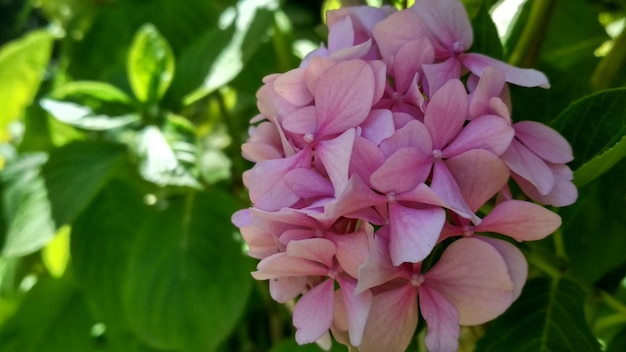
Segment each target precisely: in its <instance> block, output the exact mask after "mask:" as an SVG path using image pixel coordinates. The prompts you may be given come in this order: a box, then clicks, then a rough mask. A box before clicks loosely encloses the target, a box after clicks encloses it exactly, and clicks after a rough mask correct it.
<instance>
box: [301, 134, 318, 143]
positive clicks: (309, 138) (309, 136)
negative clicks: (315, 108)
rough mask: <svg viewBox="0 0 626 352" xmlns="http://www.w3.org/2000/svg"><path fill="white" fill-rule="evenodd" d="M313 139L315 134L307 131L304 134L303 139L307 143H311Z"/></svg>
mask: <svg viewBox="0 0 626 352" xmlns="http://www.w3.org/2000/svg"><path fill="white" fill-rule="evenodd" d="M314 140H315V136H314V135H313V134H312V133H307V134H305V135H304V141H305V142H307V143H312V142H313V141H314Z"/></svg>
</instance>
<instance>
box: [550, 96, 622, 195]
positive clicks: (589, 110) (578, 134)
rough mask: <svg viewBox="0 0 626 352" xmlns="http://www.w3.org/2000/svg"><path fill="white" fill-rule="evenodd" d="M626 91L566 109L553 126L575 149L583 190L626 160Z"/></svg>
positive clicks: (576, 178)
mask: <svg viewBox="0 0 626 352" xmlns="http://www.w3.org/2000/svg"><path fill="white" fill-rule="evenodd" d="M624 101H626V88H621V89H615V90H608V91H603V92H600V93H596V94H593V95H590V96H587V97H585V98H582V99H580V100H578V101H576V102H574V103H573V104H572V105H570V106H569V107H568V108H567V109H565V110H564V111H563V112H562V113H561V114H560V115H559V116H558V117H557V118H556V119H555V121H554V123H553V126H554V127H555V128H556V129H557V130H559V131H560V132H561V133H562V134H563V136H564V137H565V138H566V139H567V140H568V141H570V143H571V144H572V147H573V149H574V157H575V160H574V161H573V162H572V167H573V168H575V173H574V182H575V183H576V184H577V185H578V186H583V185H585V184H587V183H589V182H590V181H592V180H593V179H595V178H596V177H598V176H600V175H602V174H603V173H604V172H606V171H608V170H609V169H610V168H611V167H613V165H615V164H616V163H617V162H618V161H620V160H621V159H622V158H623V157H624V156H626V139H625V137H626V109H624Z"/></svg>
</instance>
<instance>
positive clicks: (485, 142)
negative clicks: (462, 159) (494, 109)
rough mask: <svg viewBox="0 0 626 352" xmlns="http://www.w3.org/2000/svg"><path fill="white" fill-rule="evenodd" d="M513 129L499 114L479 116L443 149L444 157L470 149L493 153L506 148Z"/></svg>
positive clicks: (509, 142) (502, 151) (499, 152)
mask: <svg viewBox="0 0 626 352" xmlns="http://www.w3.org/2000/svg"><path fill="white" fill-rule="evenodd" d="M514 134H515V131H514V130H513V128H512V127H511V126H510V125H509V124H508V123H507V122H506V120H504V119H503V118H501V117H500V116H494V115H486V116H480V117H477V118H475V119H473V120H472V121H470V123H469V124H467V126H465V128H463V130H462V131H461V133H459V135H458V136H457V138H456V139H455V140H454V141H453V142H452V143H451V144H450V145H449V146H448V147H446V148H445V149H444V153H443V155H444V157H450V156H452V155H457V154H460V153H463V152H465V151H468V150H470V149H485V150H488V151H490V152H492V153H494V154H495V155H501V154H502V153H504V151H506V150H507V148H508V147H509V145H510V144H511V141H512V140H513V135H514Z"/></svg>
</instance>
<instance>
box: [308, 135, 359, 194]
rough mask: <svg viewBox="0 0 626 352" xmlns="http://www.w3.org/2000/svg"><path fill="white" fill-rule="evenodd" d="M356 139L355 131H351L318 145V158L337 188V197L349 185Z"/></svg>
mask: <svg viewBox="0 0 626 352" xmlns="http://www.w3.org/2000/svg"><path fill="white" fill-rule="evenodd" d="M354 138H355V130H354V129H350V130H347V131H346V132H344V133H342V134H341V135H340V136H338V137H336V138H333V139H330V140H323V141H320V142H319V143H318V144H317V148H316V151H317V157H318V158H319V161H321V163H322V164H323V165H324V168H325V169H326V173H328V177H329V178H330V181H331V182H332V184H333V187H334V188H335V192H334V193H335V195H337V194H339V193H340V192H342V191H343V189H344V188H346V186H347V184H348V169H349V167H350V156H351V154H352V146H353V145H354Z"/></svg>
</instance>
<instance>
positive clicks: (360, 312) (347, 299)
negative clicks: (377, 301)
mask: <svg viewBox="0 0 626 352" xmlns="http://www.w3.org/2000/svg"><path fill="white" fill-rule="evenodd" d="M337 281H338V282H339V286H340V287H341V296H342V298H343V300H342V301H343V304H344V307H345V309H346V313H347V320H348V330H349V334H350V343H351V344H352V345H353V346H358V345H360V344H361V341H362V340H363V331H364V330H365V324H366V323H367V317H368V315H369V313H370V308H371V307H372V293H371V292H370V291H369V290H367V291H363V292H361V293H359V294H355V288H356V283H355V282H354V281H352V280H346V279H343V278H341V277H338V278H337Z"/></svg>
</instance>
